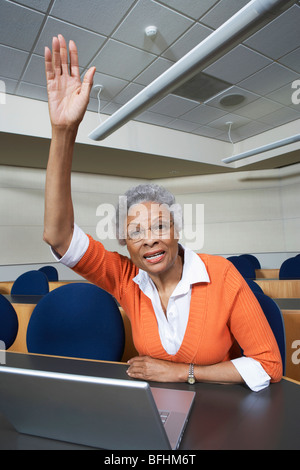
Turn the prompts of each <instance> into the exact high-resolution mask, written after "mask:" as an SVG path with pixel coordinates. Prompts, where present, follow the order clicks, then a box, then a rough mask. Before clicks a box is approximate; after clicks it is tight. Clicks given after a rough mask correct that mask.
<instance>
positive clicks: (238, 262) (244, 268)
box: [227, 256, 256, 279]
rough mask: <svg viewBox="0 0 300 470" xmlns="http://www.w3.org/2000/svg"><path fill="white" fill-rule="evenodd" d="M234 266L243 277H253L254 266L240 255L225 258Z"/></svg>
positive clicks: (254, 275)
mask: <svg viewBox="0 0 300 470" xmlns="http://www.w3.org/2000/svg"><path fill="white" fill-rule="evenodd" d="M227 259H228V260H229V261H231V263H232V264H233V265H234V266H235V267H236V269H237V270H238V271H239V272H240V274H241V275H242V276H243V277H244V278H245V279H255V278H256V274H255V268H254V266H253V264H252V263H251V262H250V261H248V260H247V259H245V258H242V257H241V256H229V257H228V258H227Z"/></svg>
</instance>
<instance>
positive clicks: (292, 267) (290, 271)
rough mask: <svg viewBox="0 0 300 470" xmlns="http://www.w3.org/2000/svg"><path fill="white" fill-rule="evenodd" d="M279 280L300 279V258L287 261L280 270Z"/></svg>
mask: <svg viewBox="0 0 300 470" xmlns="http://www.w3.org/2000/svg"><path fill="white" fill-rule="evenodd" d="M279 279H300V257H299V256H295V257H294V258H289V259H287V260H285V261H284V262H283V263H282V265H281V266H280V269H279Z"/></svg>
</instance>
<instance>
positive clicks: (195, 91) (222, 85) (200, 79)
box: [172, 72, 232, 102]
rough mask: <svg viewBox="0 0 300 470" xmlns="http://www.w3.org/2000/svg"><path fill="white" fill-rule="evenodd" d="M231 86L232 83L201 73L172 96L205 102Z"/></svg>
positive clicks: (176, 90)
mask: <svg viewBox="0 0 300 470" xmlns="http://www.w3.org/2000/svg"><path fill="white" fill-rule="evenodd" d="M231 86H232V84H231V83H227V82H225V81H223V80H219V79H218V78H214V77H211V76H209V75H206V74H205V73H203V72H200V73H198V74H197V75H194V77H193V78H191V79H190V80H188V81H187V82H185V83H184V84H183V85H180V86H179V87H178V88H176V89H175V90H174V91H173V92H172V94H174V95H178V96H181V97H182V98H187V99H189V100H194V101H199V102H204V101H207V100H208V99H210V98H212V97H213V96H215V95H217V94H218V93H221V92H222V91H224V90H226V89H227V88H229V87H231Z"/></svg>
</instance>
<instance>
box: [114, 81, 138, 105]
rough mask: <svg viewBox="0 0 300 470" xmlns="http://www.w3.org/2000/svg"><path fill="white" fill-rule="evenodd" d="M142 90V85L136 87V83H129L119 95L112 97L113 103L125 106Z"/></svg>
mask: <svg viewBox="0 0 300 470" xmlns="http://www.w3.org/2000/svg"><path fill="white" fill-rule="evenodd" d="M143 89H144V86H143V85H138V84H137V83H130V84H129V85H128V86H127V87H126V88H124V90H122V91H121V93H119V94H118V95H117V96H115V97H114V102H115V103H119V104H125V103H127V102H128V101H130V100H131V99H132V98H133V97H134V96H135V95H137V94H138V93H139V92H140V91H142V90H143Z"/></svg>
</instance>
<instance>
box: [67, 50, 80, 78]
mask: <svg viewBox="0 0 300 470" xmlns="http://www.w3.org/2000/svg"><path fill="white" fill-rule="evenodd" d="M69 53H70V74H71V75H72V76H73V77H77V78H80V73H79V63H78V51H77V47H76V44H75V42H74V41H70V42H69Z"/></svg>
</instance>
